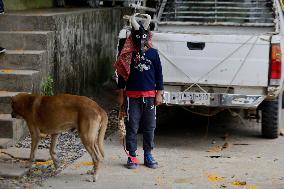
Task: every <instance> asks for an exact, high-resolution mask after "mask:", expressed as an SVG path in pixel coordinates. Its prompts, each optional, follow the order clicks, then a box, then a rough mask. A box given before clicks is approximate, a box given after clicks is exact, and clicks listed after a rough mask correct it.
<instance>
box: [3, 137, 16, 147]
mask: <svg viewBox="0 0 284 189" xmlns="http://www.w3.org/2000/svg"><path fill="white" fill-rule="evenodd" d="M13 143H14V140H13V139H11V138H0V149H7V148H9V147H11V146H13Z"/></svg>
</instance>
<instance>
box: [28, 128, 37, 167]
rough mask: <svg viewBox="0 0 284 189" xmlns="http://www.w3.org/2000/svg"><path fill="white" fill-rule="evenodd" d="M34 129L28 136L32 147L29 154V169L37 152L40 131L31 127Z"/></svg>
mask: <svg viewBox="0 0 284 189" xmlns="http://www.w3.org/2000/svg"><path fill="white" fill-rule="evenodd" d="M33 128H34V129H30V134H31V138H32V146H31V153H30V162H29V168H31V167H32V165H33V162H34V160H35V153H36V151H37V147H38V143H39V141H40V131H39V129H37V128H35V127H33Z"/></svg>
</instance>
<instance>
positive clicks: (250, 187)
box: [248, 186, 259, 189]
mask: <svg viewBox="0 0 284 189" xmlns="http://www.w3.org/2000/svg"><path fill="white" fill-rule="evenodd" d="M248 189H259V187H257V186H249V187H248Z"/></svg>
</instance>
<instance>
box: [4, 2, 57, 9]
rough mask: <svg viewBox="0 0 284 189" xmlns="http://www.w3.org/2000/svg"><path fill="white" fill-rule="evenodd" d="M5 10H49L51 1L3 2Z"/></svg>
mask: <svg viewBox="0 0 284 189" xmlns="http://www.w3.org/2000/svg"><path fill="white" fill-rule="evenodd" d="M3 2H4V5H5V10H25V9H35V8H49V7H52V6H53V2H54V1H53V0H3Z"/></svg>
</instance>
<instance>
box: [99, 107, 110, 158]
mask: <svg viewBox="0 0 284 189" xmlns="http://www.w3.org/2000/svg"><path fill="white" fill-rule="evenodd" d="M107 126H108V116H107V114H106V113H105V112H103V114H102V120H101V125H100V130H99V140H98V143H99V150H100V152H101V155H102V157H103V158H104V156H105V154H104V140H105V133H106V130H107Z"/></svg>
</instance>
